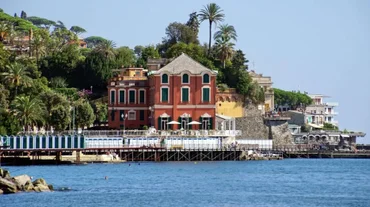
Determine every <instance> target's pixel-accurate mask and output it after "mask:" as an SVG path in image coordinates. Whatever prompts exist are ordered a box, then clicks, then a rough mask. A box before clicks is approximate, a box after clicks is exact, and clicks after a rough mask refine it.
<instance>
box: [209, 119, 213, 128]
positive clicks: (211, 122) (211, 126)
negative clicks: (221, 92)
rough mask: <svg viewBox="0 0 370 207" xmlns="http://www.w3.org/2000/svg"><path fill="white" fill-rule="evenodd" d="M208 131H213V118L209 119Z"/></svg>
mask: <svg viewBox="0 0 370 207" xmlns="http://www.w3.org/2000/svg"><path fill="white" fill-rule="evenodd" d="M209 129H213V118H212V117H210V118H209Z"/></svg>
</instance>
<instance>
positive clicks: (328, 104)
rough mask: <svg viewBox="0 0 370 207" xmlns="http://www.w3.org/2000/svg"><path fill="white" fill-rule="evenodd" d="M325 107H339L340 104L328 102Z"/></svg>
mask: <svg viewBox="0 0 370 207" xmlns="http://www.w3.org/2000/svg"><path fill="white" fill-rule="evenodd" d="M325 105H327V106H338V105H339V104H338V103H337V102H328V103H325Z"/></svg>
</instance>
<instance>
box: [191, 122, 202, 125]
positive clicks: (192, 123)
mask: <svg viewBox="0 0 370 207" xmlns="http://www.w3.org/2000/svg"><path fill="white" fill-rule="evenodd" d="M194 124H202V123H200V122H197V121H192V122H190V123H188V125H194Z"/></svg>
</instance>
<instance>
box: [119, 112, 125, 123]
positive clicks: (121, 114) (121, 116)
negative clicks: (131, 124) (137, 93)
mask: <svg viewBox="0 0 370 207" xmlns="http://www.w3.org/2000/svg"><path fill="white" fill-rule="evenodd" d="M124 116H125V111H124V110H119V120H120V121H123V120H124V119H123V118H124Z"/></svg>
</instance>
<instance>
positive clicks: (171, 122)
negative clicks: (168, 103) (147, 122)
mask: <svg viewBox="0 0 370 207" xmlns="http://www.w3.org/2000/svg"><path fill="white" fill-rule="evenodd" d="M167 124H180V122H177V121H170V122H168V123H167Z"/></svg>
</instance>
